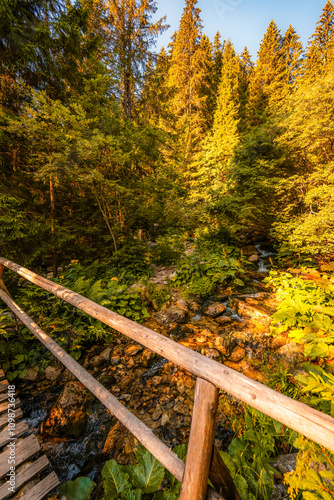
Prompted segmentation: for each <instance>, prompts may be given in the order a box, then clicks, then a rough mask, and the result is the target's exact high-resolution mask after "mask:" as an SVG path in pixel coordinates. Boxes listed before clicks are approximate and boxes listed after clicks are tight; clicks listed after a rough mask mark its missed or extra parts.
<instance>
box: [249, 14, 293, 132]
mask: <svg viewBox="0 0 334 500" xmlns="http://www.w3.org/2000/svg"><path fill="white" fill-rule="evenodd" d="M286 74H287V68H286V57H285V54H284V50H283V38H282V35H281V33H280V30H279V29H278V27H277V25H276V23H274V21H271V22H270V24H269V26H268V29H267V31H266V33H265V35H264V38H263V40H262V42H261V45H260V49H259V51H258V57H257V61H256V66H255V68H254V71H253V74H252V77H251V81H250V104H249V119H250V121H251V123H252V124H253V125H257V124H260V123H263V122H264V121H265V120H266V118H267V117H268V116H270V115H271V114H273V113H275V111H276V110H277V109H278V105H279V103H280V102H281V101H282V100H283V99H284V97H285V95H286V92H287V83H286Z"/></svg>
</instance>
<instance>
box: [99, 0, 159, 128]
mask: <svg viewBox="0 0 334 500" xmlns="http://www.w3.org/2000/svg"><path fill="white" fill-rule="evenodd" d="M105 1H106V5H107V12H108V17H107V20H106V22H107V26H106V36H107V38H108V41H109V46H110V49H111V58H110V65H114V66H115V67H116V77H117V80H116V88H115V90H116V93H117V96H118V98H119V99H120V102H121V104H122V107H123V110H124V114H125V116H126V117H127V118H129V119H131V118H133V117H134V107H135V100H136V98H137V97H138V93H139V92H140V89H141V86H142V83H143V74H144V71H145V65H146V63H147V61H148V59H149V57H150V55H151V54H152V52H151V48H152V46H154V44H155V41H156V37H157V36H158V35H159V33H161V32H162V31H164V30H165V29H167V28H168V26H167V25H165V24H164V22H165V20H166V16H165V17H163V18H161V19H160V20H158V21H156V22H153V21H152V16H153V15H154V14H155V13H156V11H157V6H156V2H155V1H153V0H105Z"/></svg>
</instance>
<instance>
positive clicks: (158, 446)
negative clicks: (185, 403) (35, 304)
mask: <svg viewBox="0 0 334 500" xmlns="http://www.w3.org/2000/svg"><path fill="white" fill-rule="evenodd" d="M0 297H1V298H2V299H3V300H4V301H5V302H6V304H7V305H8V307H10V309H11V310H12V311H13V312H14V314H15V315H17V317H18V318H19V319H20V320H21V321H22V322H23V323H24V324H25V325H26V326H27V327H28V328H29V330H30V331H31V332H32V333H33V334H34V335H35V336H36V337H37V338H38V339H39V340H40V341H41V342H42V343H43V344H44V345H45V347H47V349H49V351H51V352H52V354H54V356H55V357H56V358H57V359H58V360H59V361H60V362H61V363H62V364H63V365H64V366H66V368H68V369H69V370H70V372H71V373H73V375H75V376H76V377H77V378H78V380H80V382H81V383H82V384H83V385H84V386H85V387H87V389H89V390H90V391H91V392H92V393H93V394H94V395H95V396H96V397H97V398H98V399H99V400H100V401H101V403H103V404H104V406H105V407H106V408H107V409H108V410H109V411H110V412H111V413H113V414H114V415H115V417H116V418H117V419H118V420H119V421H120V422H121V423H122V424H123V425H124V426H125V427H126V428H127V429H129V430H130V431H131V432H132V434H133V435H134V436H135V437H136V438H137V439H138V441H140V442H141V443H142V444H143V445H144V446H145V448H147V449H148V450H149V451H150V452H151V453H152V455H154V456H155V457H156V458H157V459H158V460H159V462H160V463H161V464H162V465H163V466H164V467H166V469H167V470H169V472H170V473H171V474H173V476H174V477H176V479H178V481H182V477H183V473H184V468H185V465H184V463H183V461H182V460H181V459H180V458H178V456H177V455H176V453H174V452H172V451H171V450H170V449H169V448H168V447H167V446H166V445H165V444H163V443H162V441H160V439H159V438H157V437H156V436H155V435H154V434H153V432H152V430H151V429H149V428H148V427H147V426H146V425H145V424H144V423H143V422H141V421H140V420H139V419H138V418H137V417H135V416H134V415H133V414H132V413H131V412H130V411H129V410H127V409H126V408H125V406H124V405H123V404H122V403H120V402H119V401H118V400H117V399H116V398H115V397H114V396H113V395H112V394H111V393H110V392H109V391H108V390H107V389H106V388H105V387H103V385H101V384H100V383H99V382H98V381H97V380H96V379H95V378H94V377H93V376H92V375H90V373H88V372H87V371H86V370H85V369H84V368H82V366H80V364H79V363H77V362H76V361H75V360H74V359H73V358H72V357H71V356H70V355H69V354H67V352H66V351H64V349H62V348H61V347H60V346H59V345H58V344H57V343H56V342H55V341H54V340H53V339H52V338H51V337H49V336H48V335H47V334H46V333H45V332H44V331H43V330H42V329H41V328H40V327H39V326H38V325H36V323H35V322H34V321H33V320H32V319H31V318H29V316H28V315H27V314H26V313H24V312H23V311H22V309H20V307H19V306H18V305H17V304H15V302H14V301H13V300H12V299H11V298H10V297H8V296H6V294H5V293H4V292H3V291H2V290H0ZM207 498H208V500H223V499H222V497H221V496H220V495H219V494H218V493H216V492H215V491H214V490H212V489H209V491H208V496H207Z"/></svg>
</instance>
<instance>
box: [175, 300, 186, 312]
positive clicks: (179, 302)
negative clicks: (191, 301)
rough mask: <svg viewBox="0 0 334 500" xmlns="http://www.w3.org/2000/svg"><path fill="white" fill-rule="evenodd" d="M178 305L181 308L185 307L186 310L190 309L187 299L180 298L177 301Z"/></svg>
mask: <svg viewBox="0 0 334 500" xmlns="http://www.w3.org/2000/svg"><path fill="white" fill-rule="evenodd" d="M175 305H176V307H178V308H179V309H183V310H184V311H187V312H188V311H189V306H188V302H187V301H186V299H183V298H182V299H179V300H178V301H177V302H176V304H175Z"/></svg>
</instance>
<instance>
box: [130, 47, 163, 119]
mask: <svg viewBox="0 0 334 500" xmlns="http://www.w3.org/2000/svg"><path fill="white" fill-rule="evenodd" d="M168 66H169V58H168V55H167V53H166V51H165V48H164V47H162V49H161V51H160V53H159V55H158V57H157V58H156V60H155V59H153V58H150V59H149V60H148V62H147V65H146V70H145V77H144V85H143V90H142V93H141V97H140V100H139V103H138V110H139V119H140V120H142V121H144V122H146V123H150V124H151V125H154V126H157V125H158V126H161V127H162V128H168V126H167V122H168V121H169V119H170V111H169V105H168V103H169V99H170V96H169V94H170V89H169V88H168V85H167V79H168Z"/></svg>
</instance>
